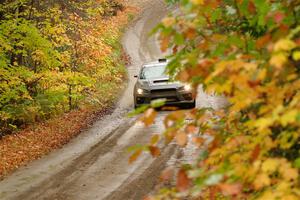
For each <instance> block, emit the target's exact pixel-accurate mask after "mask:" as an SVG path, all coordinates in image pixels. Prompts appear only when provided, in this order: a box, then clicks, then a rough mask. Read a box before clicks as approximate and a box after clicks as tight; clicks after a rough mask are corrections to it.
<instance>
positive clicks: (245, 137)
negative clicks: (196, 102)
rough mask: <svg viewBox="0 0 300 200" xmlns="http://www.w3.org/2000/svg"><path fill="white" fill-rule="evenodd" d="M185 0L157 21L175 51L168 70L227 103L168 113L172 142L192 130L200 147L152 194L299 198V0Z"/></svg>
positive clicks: (183, 142)
mask: <svg viewBox="0 0 300 200" xmlns="http://www.w3.org/2000/svg"><path fill="white" fill-rule="evenodd" d="M170 2H174V1H170ZM178 4H179V7H180V11H181V14H179V15H177V16H168V17H167V18H165V19H164V20H163V21H162V24H161V25H159V27H158V30H159V31H160V34H161V48H162V50H166V49H168V48H170V49H173V50H174V55H172V56H171V62H170V64H169V66H168V72H169V73H170V74H171V75H173V76H174V77H176V78H177V79H178V80H180V81H182V82H190V83H191V84H193V86H194V88H197V87H198V86H199V85H203V87H204V89H205V91H206V92H208V93H210V92H217V93H219V94H224V95H225V96H226V98H227V100H228V101H229V104H230V105H228V106H227V107H225V108H223V109H220V110H213V109H211V108H197V109H194V110H191V111H175V112H173V113H171V114H169V115H168V116H167V117H166V118H165V127H166V131H165V132H164V136H165V137H164V138H165V141H166V143H167V144H168V143H170V142H172V141H176V142H177V144H178V145H180V146H182V147H184V146H185V145H186V144H187V142H188V138H191V142H192V143H194V144H195V145H196V146H198V147H199V150H200V151H199V152H201V153H200V155H199V157H197V158H195V162H194V164H192V165H189V166H188V167H187V166H186V165H185V166H184V167H183V168H182V169H180V170H179V172H178V175H177V186H176V185H174V188H170V189H163V190H162V191H160V192H158V194H157V195H156V196H154V197H149V199H159V200H160V199H261V200H275V199H284V200H297V199H300V176H299V169H300V92H299V89H300V79H299V78H300V73H299V70H300V25H299V20H300V1H297V0H292V1H267V0H189V1H187V0H179V1H178ZM195 91H196V90H195ZM200 101H201V99H200ZM149 112H155V111H154V110H148V111H147V112H146V115H145V116H144V117H143V121H144V122H145V123H146V125H149V122H152V121H153V119H147V116H148V117H153V116H155V114H154V113H149ZM145 117H146V119H145ZM185 119H189V120H185ZM204 136H205V137H204ZM207 139H210V140H212V141H211V142H209V143H208V142H207ZM205 144H207V146H206V145H205Z"/></svg>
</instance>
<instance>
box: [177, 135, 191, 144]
mask: <svg viewBox="0 0 300 200" xmlns="http://www.w3.org/2000/svg"><path fill="white" fill-rule="evenodd" d="M187 141H188V140H187V135H186V133H184V132H179V133H178V134H177V135H176V142H177V144H178V145H180V146H185V145H186V144H187Z"/></svg>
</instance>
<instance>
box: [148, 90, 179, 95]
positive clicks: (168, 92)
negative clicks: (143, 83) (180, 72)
mask: <svg viewBox="0 0 300 200" xmlns="http://www.w3.org/2000/svg"><path fill="white" fill-rule="evenodd" d="M151 94H153V95H159V96H164V95H167V96H175V95H176V89H175V88H171V89H159V90H151Z"/></svg>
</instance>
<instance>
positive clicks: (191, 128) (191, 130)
mask: <svg viewBox="0 0 300 200" xmlns="http://www.w3.org/2000/svg"><path fill="white" fill-rule="evenodd" d="M185 131H186V132H187V133H189V134H192V133H196V132H197V127H196V126H195V125H193V124H189V125H187V126H186V128H185Z"/></svg>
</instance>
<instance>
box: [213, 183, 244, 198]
mask: <svg viewBox="0 0 300 200" xmlns="http://www.w3.org/2000/svg"><path fill="white" fill-rule="evenodd" d="M219 187H220V189H221V191H222V193H223V194H224V195H225V196H234V195H238V194H240V193H241V191H242V185H241V184H239V183H235V184H227V183H223V184H220V185H219Z"/></svg>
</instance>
